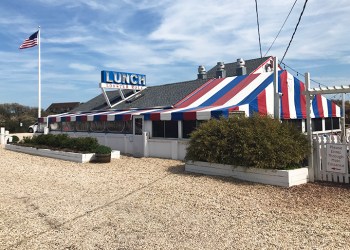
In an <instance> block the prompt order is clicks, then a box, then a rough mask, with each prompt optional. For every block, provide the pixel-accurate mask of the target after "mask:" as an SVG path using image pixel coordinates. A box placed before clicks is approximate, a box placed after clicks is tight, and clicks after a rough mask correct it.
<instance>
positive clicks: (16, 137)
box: [12, 135, 19, 143]
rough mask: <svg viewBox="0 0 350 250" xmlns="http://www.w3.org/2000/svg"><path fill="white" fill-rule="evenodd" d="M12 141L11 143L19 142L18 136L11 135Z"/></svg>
mask: <svg viewBox="0 0 350 250" xmlns="http://www.w3.org/2000/svg"><path fill="white" fill-rule="evenodd" d="M12 142H13V143H17V142H19V138H18V136H17V135H13V136H12Z"/></svg>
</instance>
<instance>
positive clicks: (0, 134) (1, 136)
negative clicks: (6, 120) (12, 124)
mask: <svg viewBox="0 0 350 250" xmlns="http://www.w3.org/2000/svg"><path fill="white" fill-rule="evenodd" d="M0 145H5V128H3V127H1V128H0Z"/></svg>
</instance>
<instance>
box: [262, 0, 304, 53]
mask: <svg viewBox="0 0 350 250" xmlns="http://www.w3.org/2000/svg"><path fill="white" fill-rule="evenodd" d="M297 1H298V0H295V2H294V4H293V6H292V8H291V9H290V11H289V13H288V15H287V17H286V19H285V20H284V23H283V24H282V27H281V28H280V30H279V31H278V33H277V36H276V37H275V39H274V40H273V42H272V44H271V46H270V48H269V49H268V50H267V51H266V53H265V55H264V57H265V56H266V55H267V53H269V51H270V49H271V48H272V46H273V45H274V44H275V41H276V39H277V37H278V36H279V35H280V33H281V31H282V29H283V27H284V25H285V24H286V22H287V20H288V18H289V15H290V13H292V10H293V9H294V6H295V4H296V3H297Z"/></svg>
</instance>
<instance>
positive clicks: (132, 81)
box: [100, 70, 146, 90]
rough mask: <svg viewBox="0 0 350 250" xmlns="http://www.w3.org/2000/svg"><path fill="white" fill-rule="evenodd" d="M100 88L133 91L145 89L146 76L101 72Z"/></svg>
mask: <svg viewBox="0 0 350 250" xmlns="http://www.w3.org/2000/svg"><path fill="white" fill-rule="evenodd" d="M100 87H101V88H110V89H135V90H141V89H145V88H146V75H142V74H136V73H126V72H116V71H106V70H103V71H101V83H100Z"/></svg>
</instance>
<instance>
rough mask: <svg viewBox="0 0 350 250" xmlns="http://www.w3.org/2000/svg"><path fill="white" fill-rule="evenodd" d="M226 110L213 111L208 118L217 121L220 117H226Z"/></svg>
mask: <svg viewBox="0 0 350 250" xmlns="http://www.w3.org/2000/svg"><path fill="white" fill-rule="evenodd" d="M228 113H229V112H228V109H219V110H213V111H211V112H210V116H211V117H212V118H217V119H219V118H220V117H225V118H227V117H228Z"/></svg>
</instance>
